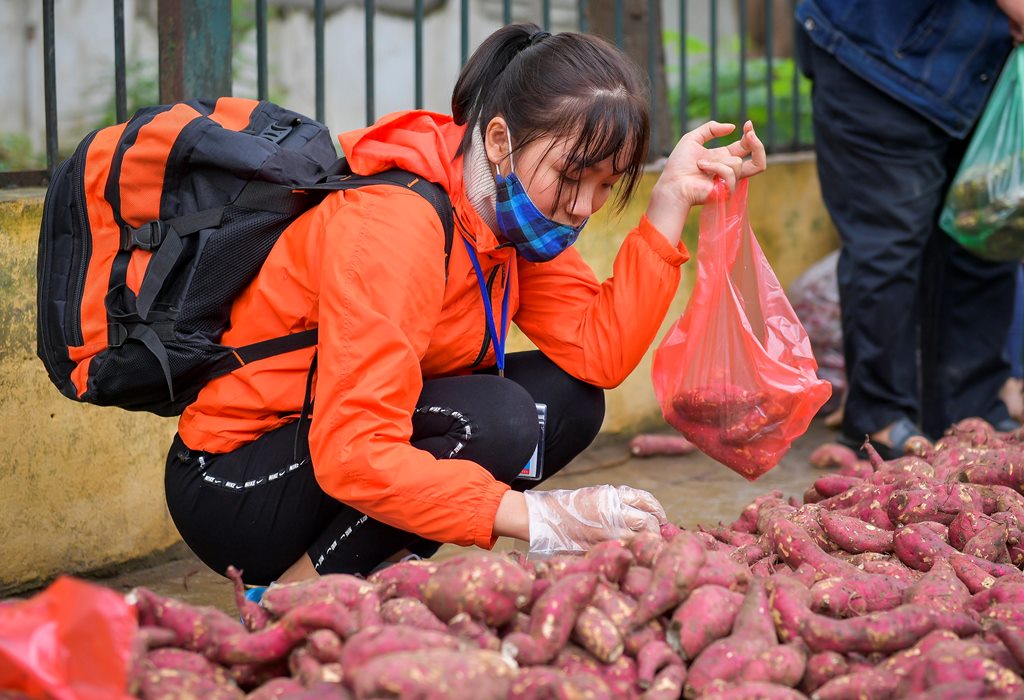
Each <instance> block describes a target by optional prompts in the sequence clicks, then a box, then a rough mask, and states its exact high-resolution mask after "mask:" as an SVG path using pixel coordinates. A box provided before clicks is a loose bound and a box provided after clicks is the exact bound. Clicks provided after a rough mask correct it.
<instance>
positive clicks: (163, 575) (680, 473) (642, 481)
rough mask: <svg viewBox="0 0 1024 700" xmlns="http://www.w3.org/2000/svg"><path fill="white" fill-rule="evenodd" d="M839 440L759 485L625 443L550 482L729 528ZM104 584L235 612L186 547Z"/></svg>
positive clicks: (217, 580)
mask: <svg viewBox="0 0 1024 700" xmlns="http://www.w3.org/2000/svg"><path fill="white" fill-rule="evenodd" d="M833 438H834V434H833V433H832V431H830V430H829V429H827V428H825V427H824V426H823V425H822V424H821V422H820V421H815V422H814V423H812V425H811V427H810V429H809V430H808V431H807V433H806V434H805V435H804V436H803V437H801V438H800V439H799V440H797V441H796V442H795V443H794V444H793V447H792V449H790V451H789V452H788V453H787V454H786V456H785V457H784V458H783V460H782V463H781V464H779V465H778V466H777V467H775V468H774V469H773V470H772V471H770V472H768V473H767V474H765V475H764V476H763V477H761V478H760V479H759V480H758V481H756V482H754V483H751V482H748V481H747V480H746V479H744V478H743V477H741V476H739V475H738V474H736V473H734V472H733V471H731V470H730V469H728V468H726V467H723V466H722V465H720V464H718V463H717V462H715V461H713V460H711V459H710V458H708V457H706V456H704V455H703V454H700V453H695V454H692V455H686V456H684V457H655V458H648V459H637V458H631V456H630V454H629V451H628V449H627V446H626V445H625V443H624V442H611V443H608V444H604V445H601V446H598V447H592V448H591V449H589V450H587V451H586V452H584V453H583V454H581V455H580V456H579V457H578V458H577V459H576V460H575V461H573V462H572V463H571V464H570V465H569V466H568V467H566V468H565V469H564V470H563V472H562V473H560V474H558V475H557V476H555V477H553V478H552V479H551V480H550V481H549V482H546V484H549V485H550V487H551V488H576V487H579V486H589V485H593V484H629V485H630V486H635V487H637V488H642V489H646V490H648V491H650V492H652V493H654V494H655V495H656V496H657V497H658V498H659V500H660V501H661V503H662V504H663V505H664V506H665V511H666V512H667V513H668V516H669V518H670V519H671V520H672V522H674V523H677V524H679V525H682V526H684V527H693V526H696V525H698V524H705V525H714V524H716V523H718V522H719V521H722V522H726V523H728V522H731V521H732V520H734V519H735V518H736V517H737V516H738V515H739V513H740V511H741V510H742V509H743V507H744V506H745V505H747V504H748V503H750V501H752V500H753V499H754V497H755V496H759V495H761V494H763V493H765V492H767V491H771V490H772V489H780V490H782V491H783V492H784V493H785V494H786V495H787V496H790V495H792V496H797V497H800V496H801V495H802V494H803V492H804V490H805V489H806V488H807V486H808V485H810V483H811V482H812V481H813V480H814V478H815V476H816V474H815V470H814V469H812V468H811V467H810V466H809V465H808V463H807V456H808V454H809V453H810V451H811V450H813V449H814V448H815V447H817V446H818V445H820V444H821V443H823V442H827V441H829V440H832V439H833ZM512 545H513V541H511V540H502V541H499V543H498V545H497V546H496V548H495V549H498V550H501V549H509V548H510V547H511V546H512ZM458 551H461V548H459V547H455V546H450V545H446V546H445V547H443V548H442V549H441V551H440V552H438V554H437V555H436V556H437V557H448V556H451V555H452V554H454V553H456V552H458ZM100 582H101V583H103V584H105V585H107V586H110V587H112V588H114V589H116V590H121V591H128V590H129V589H131V588H132V587H134V586H146V587H148V588H151V589H153V590H155V591H157V592H158V593H161V594H164V595H171V596H174V597H176V598H179V599H181V600H185V601H187V602H190V603H193V604H203V605H214V606H216V607H219V608H221V609H224V610H228V611H233V610H234V601H233V598H232V589H231V585H230V583H229V582H228V581H227V580H226V579H224V578H222V577H221V576H218V575H217V574H215V573H214V572H213V571H211V570H210V569H208V568H207V567H206V566H205V565H203V564H202V563H201V562H200V561H199V560H198V559H196V558H195V557H194V556H193V555H192V554H191V553H190V552H189V551H188V550H187V549H186V548H184V546H180V547H178V548H176V549H175V551H174V552H172V553H170V554H169V555H168V557H167V561H165V562H163V563H160V564H157V565H154V566H150V567H147V568H142V569H135V570H131V571H125V572H122V573H120V574H118V575H116V576H112V577H109V578H104V579H100Z"/></svg>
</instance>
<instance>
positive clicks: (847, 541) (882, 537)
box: [818, 510, 893, 554]
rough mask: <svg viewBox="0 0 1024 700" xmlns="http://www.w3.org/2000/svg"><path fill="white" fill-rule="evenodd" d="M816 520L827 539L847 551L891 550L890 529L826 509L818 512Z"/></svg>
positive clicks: (879, 551)
mask: <svg viewBox="0 0 1024 700" xmlns="http://www.w3.org/2000/svg"><path fill="white" fill-rule="evenodd" d="M818 522H819V523H820V524H821V527H822V529H823V530H824V531H825V534H826V535H828V537H829V539H830V540H832V541H833V542H835V544H836V545H837V546H838V547H840V548H841V549H843V550H845V551H847V552H852V553H854V554H859V553H862V552H878V553H883V554H884V553H886V552H891V551H892V536H893V533H892V532H891V531H888V530H883V529H881V528H877V527H875V526H874V525H870V524H868V523H865V522H863V521H862V520H859V519H857V518H851V517H848V516H845V515H840V514H839V513H835V512H831V511H828V510H823V511H821V512H820V513H819V514H818Z"/></svg>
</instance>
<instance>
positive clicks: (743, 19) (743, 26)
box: [740, 0, 757, 126]
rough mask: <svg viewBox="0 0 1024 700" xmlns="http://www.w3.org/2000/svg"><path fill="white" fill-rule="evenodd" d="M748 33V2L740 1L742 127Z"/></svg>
mask: <svg viewBox="0 0 1024 700" xmlns="http://www.w3.org/2000/svg"><path fill="white" fill-rule="evenodd" d="M747 31H748V27H747V0H740V125H742V124H743V123H745V122H746V121H747ZM755 126H757V125H755Z"/></svg>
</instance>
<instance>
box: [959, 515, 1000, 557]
mask: <svg viewBox="0 0 1024 700" xmlns="http://www.w3.org/2000/svg"><path fill="white" fill-rule="evenodd" d="M1006 536H1007V529H1006V526H1005V525H1003V524H1002V523H998V522H993V523H992V524H991V525H990V526H989V527H987V528H985V529H984V530H982V531H981V532H979V533H978V534H976V535H975V536H974V537H972V538H971V539H969V540H967V542H966V544H964V549H963V552H964V554H969V555H970V556H973V557H979V558H981V559H987V560H988V561H994V562H1008V561H1009V560H1010V553H1009V551H1008V550H1007V549H1006Z"/></svg>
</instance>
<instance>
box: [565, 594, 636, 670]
mask: <svg viewBox="0 0 1024 700" xmlns="http://www.w3.org/2000/svg"><path fill="white" fill-rule="evenodd" d="M572 637H573V639H574V640H575V641H576V642H577V643H578V644H579V645H580V646H582V647H583V648H584V649H586V650H587V651H589V652H590V653H591V654H593V655H594V656H595V657H597V659H599V660H600V661H601V662H602V663H606V664H611V663H615V661H616V659H618V658H619V657H620V656H622V652H623V651H624V650H625V644H624V642H623V640H622V633H621V632H620V631H619V629H618V628H617V627H616V625H615V623H614V622H613V621H612V620H611V619H610V618H609V617H608V616H607V615H605V614H604V613H603V612H602V611H601V610H600V609H599V608H597V607H595V606H593V605H588V606H586V607H585V608H583V611H582V612H580V614H579V617H577V618H576V624H575V625H574V626H573V631H572Z"/></svg>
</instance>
